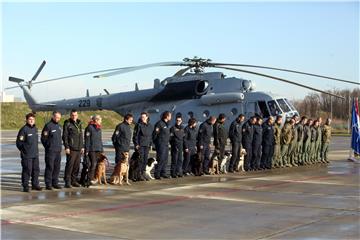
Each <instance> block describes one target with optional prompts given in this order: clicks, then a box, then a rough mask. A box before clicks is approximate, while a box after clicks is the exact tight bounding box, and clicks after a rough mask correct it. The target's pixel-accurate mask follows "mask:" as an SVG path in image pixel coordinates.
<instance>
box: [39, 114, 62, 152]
mask: <svg viewBox="0 0 360 240" xmlns="http://www.w3.org/2000/svg"><path fill="white" fill-rule="evenodd" d="M41 143H42V144H43V146H44V148H45V150H46V151H51V152H61V149H62V139H61V126H60V124H59V123H56V122H54V121H53V120H51V121H50V122H48V123H47V124H45V126H44V128H43V130H42V132H41Z"/></svg>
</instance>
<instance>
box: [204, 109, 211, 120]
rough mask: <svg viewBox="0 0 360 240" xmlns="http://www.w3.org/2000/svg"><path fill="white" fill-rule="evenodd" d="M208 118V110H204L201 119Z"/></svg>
mask: <svg viewBox="0 0 360 240" xmlns="http://www.w3.org/2000/svg"><path fill="white" fill-rule="evenodd" d="M209 116H210V112H209V110H205V111H204V112H203V117H204V118H207V117H209Z"/></svg>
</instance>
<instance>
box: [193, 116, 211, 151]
mask: <svg viewBox="0 0 360 240" xmlns="http://www.w3.org/2000/svg"><path fill="white" fill-rule="evenodd" d="M212 135H213V126H212V125H211V124H210V123H209V121H205V122H203V123H202V124H200V127H199V132H198V136H197V141H198V145H199V146H204V145H209V144H210V143H211V137H212Z"/></svg>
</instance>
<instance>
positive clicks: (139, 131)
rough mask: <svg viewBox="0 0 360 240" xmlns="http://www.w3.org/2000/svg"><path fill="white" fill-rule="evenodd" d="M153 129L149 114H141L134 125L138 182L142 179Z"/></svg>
mask: <svg viewBox="0 0 360 240" xmlns="http://www.w3.org/2000/svg"><path fill="white" fill-rule="evenodd" d="M153 130H154V128H153V125H152V124H151V123H150V119H149V114H148V113H147V112H142V113H141V115H140V119H139V121H138V123H137V124H136V125H135V128H134V134H133V143H134V147H135V149H136V151H139V153H140V158H141V161H142V162H141V165H140V166H141V174H140V176H141V177H140V180H141V179H144V173H145V170H146V164H147V160H148V156H149V150H150V146H151V143H152V132H153Z"/></svg>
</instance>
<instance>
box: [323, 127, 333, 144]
mask: <svg viewBox="0 0 360 240" xmlns="http://www.w3.org/2000/svg"><path fill="white" fill-rule="evenodd" d="M330 140H331V127H330V126H329V125H324V127H323V129H322V142H323V143H329V142H330Z"/></svg>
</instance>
